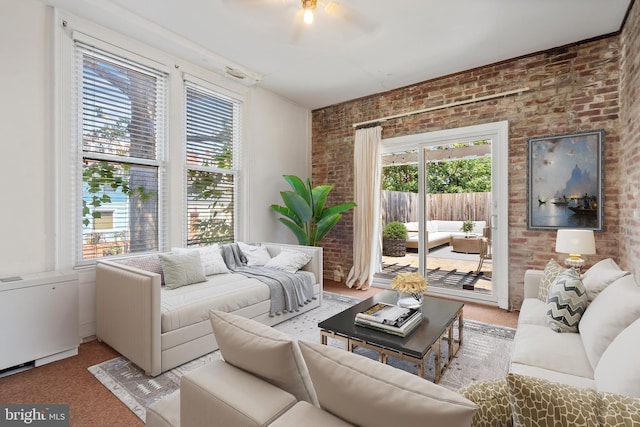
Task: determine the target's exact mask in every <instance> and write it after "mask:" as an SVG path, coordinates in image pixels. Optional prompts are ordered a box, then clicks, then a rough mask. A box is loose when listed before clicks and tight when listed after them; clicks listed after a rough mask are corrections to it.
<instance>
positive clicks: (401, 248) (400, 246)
mask: <svg viewBox="0 0 640 427" xmlns="http://www.w3.org/2000/svg"><path fill="white" fill-rule="evenodd" d="M382 254H383V255H384V256H395V257H402V256H405V255H406V254H407V243H406V240H405V239H388V238H386V237H385V238H383V239H382Z"/></svg>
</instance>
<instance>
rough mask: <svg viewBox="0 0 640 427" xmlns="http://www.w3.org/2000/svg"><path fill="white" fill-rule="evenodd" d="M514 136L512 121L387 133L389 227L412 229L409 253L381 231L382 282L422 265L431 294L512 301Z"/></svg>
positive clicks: (385, 185) (384, 154)
mask: <svg viewBox="0 0 640 427" xmlns="http://www.w3.org/2000/svg"><path fill="white" fill-rule="evenodd" d="M507 141H508V138H507V123H506V122H499V123H491V124H487V125H479V126H472V127H468V128H460V129H452V130H447V131H439V132H431V133H426V134H420V135H412V136H407V137H401V138H393V139H387V140H383V148H382V165H383V171H382V173H383V174H382V176H383V190H382V197H381V200H382V202H381V203H382V206H381V212H382V218H381V220H382V223H383V230H384V226H385V225H386V224H388V223H389V222H393V221H397V222H402V223H403V224H405V226H406V227H407V231H408V236H407V239H406V244H405V246H406V253H405V254H404V255H403V256H399V254H397V253H396V254H394V256H389V254H388V253H386V254H385V248H384V242H385V239H384V238H383V239H382V241H383V248H382V251H381V256H380V265H379V269H378V270H379V273H378V274H377V275H376V280H375V283H377V284H378V285H380V286H383V287H384V286H388V283H389V282H390V280H391V279H392V278H393V277H394V276H395V275H396V274H397V273H399V272H407V271H418V272H420V273H422V274H423V275H425V276H426V277H427V280H428V281H429V293H431V294H434V295H442V296H452V297H456V298H460V299H465V300H476V301H483V302H488V303H495V304H497V305H499V306H501V307H504V308H506V307H507V300H508V294H507V292H508V284H507V262H506V256H507V242H506V236H507V206H508V203H507V197H508V193H507V185H506V183H507ZM383 237H384V236H383Z"/></svg>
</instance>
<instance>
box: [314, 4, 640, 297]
mask: <svg viewBox="0 0 640 427" xmlns="http://www.w3.org/2000/svg"><path fill="white" fill-rule="evenodd" d="M636 9H638V6H636ZM636 34H637V31H636ZM619 42H620V38H619V37H618V36H612V37H609V38H605V39H600V40H596V41H591V42H587V43H583V44H578V45H572V46H567V47H562V48H557V49H553V50H550V51H546V52H542V53H539V54H536V55H531V56H528V57H524V58H517V59H514V60H510V61H505V62H502V63H499V64H494V65H490V66H486V67H481V68H477V69H474V70H469V71H466V72H462V73H459V74H455V75H451V76H446V77H443V78H439V79H434V80H429V81H425V82H422V83H419V84H415V85H412V86H408V87H404V88H401V89H397V90H392V91H389V92H385V93H381V94H376V95H372V96H369V97H365V98H360V99H356V100H352V101H349V102H346V103H342V104H339V105H333V106H329V107H326V108H322V109H319V110H316V111H313V125H312V126H313V130H312V145H313V149H312V175H313V181H314V183H315V184H316V185H317V184H320V183H329V184H333V185H335V189H334V191H333V192H332V194H331V195H330V202H333V203H340V202H343V201H349V200H353V199H354V196H353V140H354V129H353V127H352V124H353V123H356V122H361V121H365V120H371V119H375V118H379V117H383V116H389V115H393V114H398V113H404V112H409V111H413V110H417V109H423V108H428V107H433V106H438V105H442V104H447V103H451V102H455V101H460V100H464V99H468V98H470V97H472V96H483V95H488V94H493V93H499V92H503V91H507V90H512V89H517V88H521V87H525V86H527V87H530V88H531V89H532V90H530V91H529V92H526V93H523V94H521V95H515V96H509V97H505V98H499V99H494V100H490V101H485V102H477V103H473V104H467V105H464V106H458V107H453V108H447V109H443V110H438V111H433V112H429V113H424V114H418V115H414V116H410V117H405V118H401V119H396V120H390V121H387V122H385V123H384V124H383V125H382V127H383V138H390V137H397V136H403V135H411V134H417V133H423V132H430V131H436V130H442V129H451V128H457V127H462V126H470V125H477V124H482V123H488V122H495V121H501V120H508V121H509V197H510V202H509V266H510V267H509V277H508V279H506V278H504V279H503V280H508V281H509V288H510V298H509V299H510V306H511V307H519V306H520V302H521V300H522V294H523V290H522V284H523V274H524V271H525V270H526V269H528V268H538V269H540V268H543V267H544V265H545V264H546V262H547V261H548V260H549V258H550V257H554V258H556V259H558V260H562V259H563V258H564V256H562V255H560V254H554V253H553V248H554V245H555V235H556V233H555V231H546V230H542V231H541V230H527V226H526V194H527V159H526V141H527V138H530V137H534V136H542V135H550V134H561V133H567V132H576V131H586V130H594V129H604V130H605V132H606V134H605V144H604V163H605V170H604V176H605V182H604V194H605V201H604V215H605V217H604V224H605V229H604V232H603V233H597V234H596V245H597V251H598V255H597V256H593V257H587V258H586V260H587V264H592V263H593V262H595V261H596V260H598V259H601V258H603V257H613V258H614V259H618V258H619V242H618V237H619V234H618V230H619V211H618V209H619V205H620V185H619V182H620V160H619V159H620V155H621V149H620V134H619V99H618V97H619V89H618V87H619V83H620V54H621V49H620V46H619ZM636 43H637V36H636ZM635 52H637V49H636V51H635ZM636 57H637V55H636ZM636 87H637V83H636ZM636 92H637V91H636ZM637 109H638V107H637V102H636V111H635V114H636V117H637ZM636 135H637V132H636ZM636 138H637V136H636ZM636 145H637V144H636ZM635 154H636V156H638V153H637V150H636V151H635ZM638 173H639V172H636V176H638ZM628 185H629V186H631V185H632V184H628ZM633 185H635V187H634V188H635V192H636V193H637V189H638V187H637V184H633ZM631 192H633V191H632V189H631V188H629V189H628V190H626V191H625V195H626V194H627V193H631ZM636 221H638V219H636ZM636 228H637V227H636ZM352 236H353V215H352V213H349V214H348V215H346V216H345V217H344V218H343V220H342V221H341V222H340V223H338V225H337V226H336V228H335V229H334V230H332V232H331V233H330V234H329V236H328V238H327V239H326V240H325V241H324V242H323V244H322V246H323V247H324V269H325V270H324V273H325V277H327V278H329V279H334V277H338V276H339V272H340V271H342V272H343V273H344V275H345V276H346V274H347V273H348V271H349V269H350V268H351V265H352V238H353V237H352ZM636 236H638V234H637V233H636ZM636 247H637V245H636ZM636 259H637V258H636Z"/></svg>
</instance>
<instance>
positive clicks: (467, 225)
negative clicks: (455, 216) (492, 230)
mask: <svg viewBox="0 0 640 427" xmlns="http://www.w3.org/2000/svg"><path fill="white" fill-rule="evenodd" d="M460 230H461V231H463V232H464V233H465V234H466V235H467V237H468V236H469V235H470V234H471V232H472V231H473V221H463V222H462V227H460Z"/></svg>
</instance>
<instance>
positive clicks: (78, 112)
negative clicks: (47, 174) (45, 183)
mask: <svg viewBox="0 0 640 427" xmlns="http://www.w3.org/2000/svg"><path fill="white" fill-rule="evenodd" d="M112 50H115V49H110V48H109V46H104V45H103V43H102V42H101V41H99V40H94V39H92V38H89V37H86V36H82V37H74V56H75V58H76V59H75V67H74V70H73V73H74V75H73V80H72V84H73V94H74V98H75V100H76V102H75V103H74V110H73V111H72V120H74V121H77V123H75V125H74V128H75V129H77V133H76V134H75V135H74V143H75V144H76V147H75V150H74V151H75V152H74V153H73V154H72V156H74V157H75V159H76V160H75V162H74V165H73V170H74V173H75V174H76V175H77V178H76V179H77V187H76V188H78V189H79V194H78V195H77V197H76V199H77V200H80V201H81V202H80V206H75V207H74V212H72V217H73V216H74V215H75V216H76V217H75V218H74V222H76V226H77V227H78V230H77V237H78V239H79V241H77V242H76V243H75V248H76V249H75V255H74V258H75V262H76V263H77V264H78V265H82V264H85V263H92V262H94V261H95V260H96V259H102V258H111V257H112V256H113V255H98V253H97V252H95V251H94V256H93V257H87V258H85V252H86V251H85V249H86V248H85V243H86V242H85V240H86V239H85V238H86V236H87V234H85V231H86V230H85V228H84V226H83V220H84V218H85V216H84V215H83V214H79V212H78V211H82V208H83V205H84V203H83V202H82V201H83V199H84V196H85V194H84V179H83V172H84V163H85V162H108V163H112V164H119V165H123V166H124V165H128V166H129V167H133V166H140V167H145V168H151V169H153V170H155V175H156V179H155V183H154V184H155V191H156V193H157V202H156V203H157V204H156V209H157V213H156V221H157V231H156V233H157V235H156V236H155V238H154V240H155V242H154V243H156V244H157V247H158V249H159V250H161V242H162V241H164V240H165V238H164V235H165V233H166V230H165V228H166V227H165V224H166V222H165V221H164V217H165V215H166V205H165V199H166V187H165V181H166V179H165V174H166V171H165V168H164V167H163V165H164V164H165V152H166V145H167V121H168V108H167V107H168V105H167V104H168V93H167V89H166V87H167V85H168V78H169V74H168V73H167V71H166V70H167V68H166V67H164V66H161V65H159V64H153V63H151V64H149V61H148V60H146V59H145V58H143V57H140V56H138V55H134V54H128V55H123V52H121V51H120V52H118V53H114V52H113V51H112ZM85 55H88V56H95V57H96V58H101V57H102V58H103V59H104V60H105V61H109V62H112V63H119V64H118V65H119V66H121V67H126V68H127V69H130V70H134V71H135V72H136V73H139V74H143V75H147V76H149V77H151V78H154V79H157V80H158V83H156V85H155V86H156V89H158V90H159V93H157V94H156V97H155V104H156V105H157V106H159V107H160V108H159V111H158V113H159V114H158V115H157V116H156V117H154V127H157V129H155V130H156V135H155V138H154V140H155V145H154V151H155V152H154V153H153V156H150V157H149V158H142V157H136V156H133V155H118V154H111V153H103V152H100V151H96V150H93V149H88V150H86V149H85V145H84V125H85V123H84V122H85V118H86V116H85V106H84V105H85V97H84V95H83V94H82V91H83V90H84V88H85V86H84V75H85V72H84V57H85ZM89 148H92V147H89ZM127 200H128V197H127ZM99 210H100V209H94V211H99ZM89 221H90V222H91V223H92V222H93V220H91V219H90V220H89ZM127 231H128V233H129V235H131V234H132V232H133V230H131V229H129V227H127ZM145 231H146V230H145ZM95 233H97V232H96V231H89V234H88V235H89V236H91V235H93V234H95ZM114 239H115V235H114ZM129 247H131V244H130V245H129ZM148 252H149V251H136V252H130V253H126V254H123V255H125V256H132V255H141V254H144V253H148Z"/></svg>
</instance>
